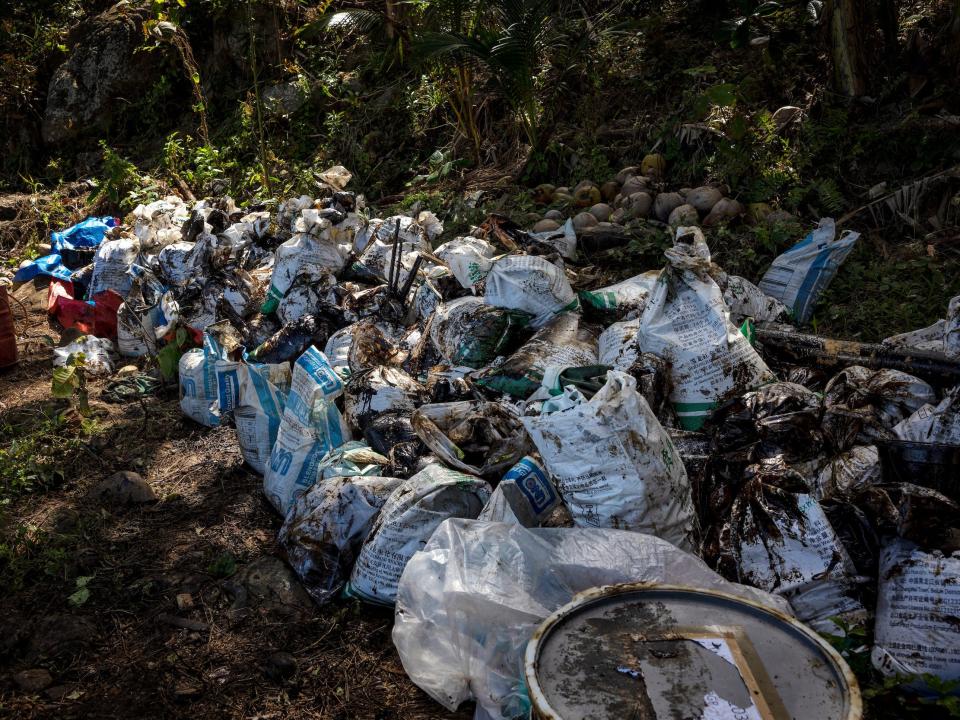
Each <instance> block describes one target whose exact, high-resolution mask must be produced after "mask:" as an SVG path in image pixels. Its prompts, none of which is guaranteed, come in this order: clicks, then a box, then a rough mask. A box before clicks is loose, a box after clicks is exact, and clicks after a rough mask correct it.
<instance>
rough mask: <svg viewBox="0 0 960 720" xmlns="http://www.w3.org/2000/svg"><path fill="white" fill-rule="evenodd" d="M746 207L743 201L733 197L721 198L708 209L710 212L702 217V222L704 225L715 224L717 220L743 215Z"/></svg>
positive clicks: (722, 220)
mask: <svg viewBox="0 0 960 720" xmlns="http://www.w3.org/2000/svg"><path fill="white" fill-rule="evenodd" d="M745 210H746V208H744V207H743V203H741V202H739V201H738V200H734V199H733V198H723V199H722V200H720V201H719V202H718V203H717V204H716V205H714V206H713V209H712V210H711V211H710V214H709V215H707V217H705V218H704V219H703V224H704V225H705V226H706V227H709V226H711V225H716V224H717V223H719V222H724V221H727V220H733V219H734V218H735V217H738V216H740V215H743V213H744V211H745Z"/></svg>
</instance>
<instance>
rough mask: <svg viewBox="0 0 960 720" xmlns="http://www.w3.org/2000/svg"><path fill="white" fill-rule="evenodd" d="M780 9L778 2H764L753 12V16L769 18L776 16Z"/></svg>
mask: <svg viewBox="0 0 960 720" xmlns="http://www.w3.org/2000/svg"><path fill="white" fill-rule="evenodd" d="M782 9H783V8H782V7H781V6H780V3H778V2H765V3H761V4H760V6H759V7H758V8H757V9H756V10H754V12H753V14H754V15H755V16H756V17H770V16H771V15H776V14H777V13H778V12H780V11H781V10H782Z"/></svg>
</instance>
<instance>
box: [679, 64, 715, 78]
mask: <svg viewBox="0 0 960 720" xmlns="http://www.w3.org/2000/svg"><path fill="white" fill-rule="evenodd" d="M683 72H684V74H685V75H692V76H694V77H697V76H700V75H713V74H714V73H716V72H717V68H716V66H715V65H699V66H697V67H692V68H687V69H686V70H684V71H683Z"/></svg>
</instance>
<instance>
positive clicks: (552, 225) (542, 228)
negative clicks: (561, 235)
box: [533, 218, 560, 233]
mask: <svg viewBox="0 0 960 720" xmlns="http://www.w3.org/2000/svg"><path fill="white" fill-rule="evenodd" d="M559 229H560V223H558V222H557V221H556V220H551V219H549V218H544V219H543V220H541V221H539V222H538V223H537V224H536V225H534V226H533V231H534V232H536V233H541V232H552V231H554V230H559Z"/></svg>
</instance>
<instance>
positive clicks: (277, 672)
mask: <svg viewBox="0 0 960 720" xmlns="http://www.w3.org/2000/svg"><path fill="white" fill-rule="evenodd" d="M264 671H265V672H266V674H267V677H269V678H270V679H271V680H274V681H276V682H282V681H283V680H288V679H289V678H291V677H293V676H294V674H295V673H296V672H297V659H296V658H295V657H294V656H293V655H291V654H290V653H288V652H283V651H282V650H281V651H279V652H275V653H273V654H272V655H271V656H270V657H268V658H267V662H266V666H265V667H264Z"/></svg>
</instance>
